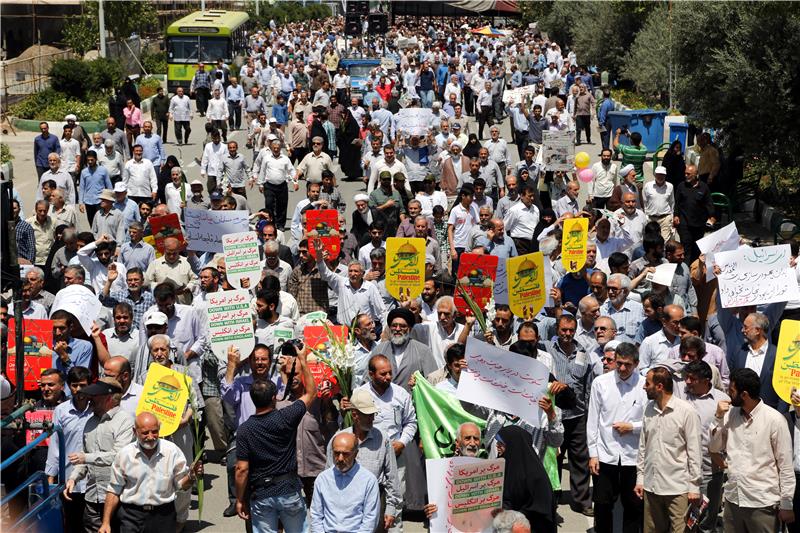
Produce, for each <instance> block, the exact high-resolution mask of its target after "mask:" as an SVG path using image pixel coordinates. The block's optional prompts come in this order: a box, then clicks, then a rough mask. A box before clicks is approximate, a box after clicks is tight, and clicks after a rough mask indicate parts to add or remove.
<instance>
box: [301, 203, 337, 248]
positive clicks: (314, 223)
mask: <svg viewBox="0 0 800 533" xmlns="http://www.w3.org/2000/svg"><path fill="white" fill-rule="evenodd" d="M306 233H307V234H308V253H310V254H311V256H312V257H313V258H314V259H316V258H317V250H316V249H315V248H314V239H316V238H317V237H319V238H320V240H321V241H322V246H324V247H325V249H326V250H327V251H328V255H329V256H330V258H331V259H334V258H336V257H339V252H340V251H341V249H342V244H341V239H340V237H339V211H337V210H336V209H322V210H318V209H310V210H308V211H306Z"/></svg>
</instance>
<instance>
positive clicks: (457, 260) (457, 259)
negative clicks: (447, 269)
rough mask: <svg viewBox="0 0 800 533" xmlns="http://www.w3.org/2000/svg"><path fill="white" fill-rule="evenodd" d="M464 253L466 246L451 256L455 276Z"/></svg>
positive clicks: (457, 249)
mask: <svg viewBox="0 0 800 533" xmlns="http://www.w3.org/2000/svg"><path fill="white" fill-rule="evenodd" d="M463 253H464V248H456V256H455V257H451V258H450V259H451V260H452V267H451V268H452V270H451V272H452V273H453V275H454V276H457V275H458V263H459V258H460V257H461V254H463ZM520 255H522V254H520ZM376 325H377V324H376Z"/></svg>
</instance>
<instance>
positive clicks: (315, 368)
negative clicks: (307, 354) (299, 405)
mask: <svg viewBox="0 0 800 533" xmlns="http://www.w3.org/2000/svg"><path fill="white" fill-rule="evenodd" d="M295 370H296V371H297V372H299V371H300V369H299V368H296V369H295ZM308 370H309V371H311V375H312V376H313V377H314V383H315V384H316V385H317V398H331V397H333V396H336V395H337V394H339V392H340V391H341V389H340V387H339V381H338V380H337V379H336V376H335V375H334V373H333V370H331V367H329V366H328V365H326V364H325V363H323V362H322V361H309V362H308Z"/></svg>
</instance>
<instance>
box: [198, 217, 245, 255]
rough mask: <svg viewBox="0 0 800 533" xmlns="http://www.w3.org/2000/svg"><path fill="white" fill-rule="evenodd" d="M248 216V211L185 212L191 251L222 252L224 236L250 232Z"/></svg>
mask: <svg viewBox="0 0 800 533" xmlns="http://www.w3.org/2000/svg"><path fill="white" fill-rule="evenodd" d="M248 215H249V213H248V212H247V211H208V210H206V209H186V210H184V223H185V228H186V240H187V241H188V242H189V250H194V251H196V252H221V251H222V236H223V235H227V234H228V233H241V232H243V231H247V230H248Z"/></svg>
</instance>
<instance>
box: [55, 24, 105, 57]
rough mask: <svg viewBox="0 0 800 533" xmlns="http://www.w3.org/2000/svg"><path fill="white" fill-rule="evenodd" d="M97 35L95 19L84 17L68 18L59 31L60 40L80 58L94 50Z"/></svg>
mask: <svg viewBox="0 0 800 533" xmlns="http://www.w3.org/2000/svg"><path fill="white" fill-rule="evenodd" d="M99 35H100V34H99V32H98V30H97V19H89V20H87V19H86V17H70V18H69V20H67V22H66V24H64V27H63V29H62V30H61V39H62V40H63V41H64V43H65V44H66V45H67V46H69V47H70V48H72V50H73V51H74V52H75V53H76V54H77V55H79V56H81V57H83V55H84V54H85V53H86V52H88V51H89V50H92V49H94V48H95V46H96V45H97V40H98V38H99Z"/></svg>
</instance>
